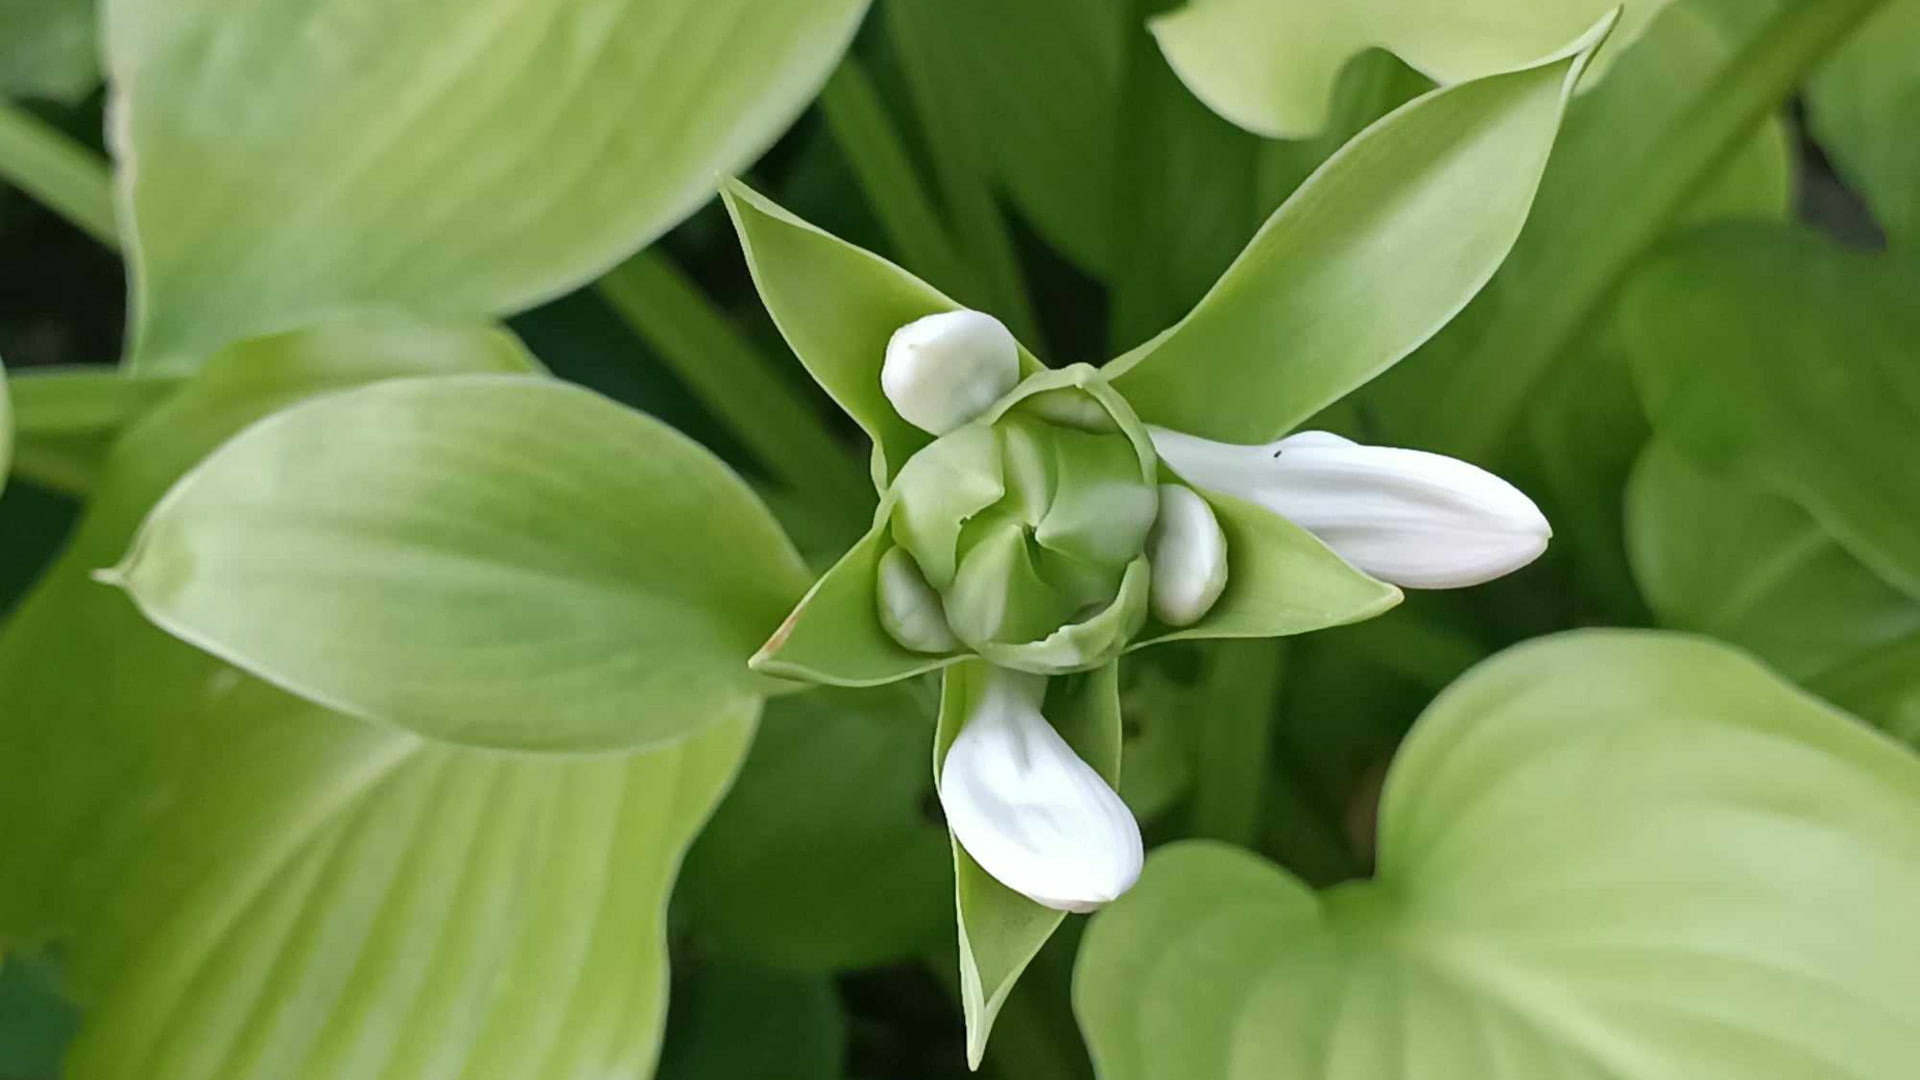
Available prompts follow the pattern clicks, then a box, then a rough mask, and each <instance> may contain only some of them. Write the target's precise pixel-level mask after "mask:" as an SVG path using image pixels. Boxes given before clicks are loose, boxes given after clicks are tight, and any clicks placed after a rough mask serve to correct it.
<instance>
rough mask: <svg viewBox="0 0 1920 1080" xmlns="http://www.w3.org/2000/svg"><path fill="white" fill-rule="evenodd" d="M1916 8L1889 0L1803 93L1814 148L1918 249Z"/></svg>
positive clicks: (1919, 43) (1917, 3)
mask: <svg viewBox="0 0 1920 1080" xmlns="http://www.w3.org/2000/svg"><path fill="white" fill-rule="evenodd" d="M1916 54H1920V0H1891V2H1890V3H1888V4H1887V5H1886V7H1885V8H1884V9H1883V10H1882V11H1881V13H1880V14H1879V15H1877V16H1875V17H1874V18H1872V19H1870V20H1868V21H1867V22H1866V24H1865V25H1863V26H1861V27H1860V29H1859V31H1858V32H1856V33H1855V34H1854V35H1853V39H1852V40H1851V41H1849V42H1847V44H1846V45H1844V46H1842V47H1841V48H1840V49H1839V50H1837V51H1836V52H1835V53H1834V54H1833V57H1832V59H1830V60H1828V61H1827V63H1826V65H1825V66H1824V67H1822V68H1821V69H1820V70H1819V72H1817V73H1816V74H1815V76H1814V78H1813V81H1812V83H1811V84H1810V85H1809V86H1808V88H1807V113H1808V118H1809V119H1810V120H1811V121H1812V124H1813V129H1814V133H1815V134H1816V135H1817V136H1818V137H1819V139H1820V145H1821V146H1822V147H1823V148H1824V149H1825V150H1826V151H1827V153H1828V154H1830V155H1832V157H1833V158H1834V160H1835V162H1836V163H1837V164H1838V165H1839V167H1840V171H1841V172H1842V173H1843V174H1844V175H1845V176H1846V177H1847V179H1848V180H1850V181H1852V182H1853V183H1854V184H1855V185H1856V186H1858V188H1859V190H1860V192H1861V194H1862V195H1864V196H1865V197H1866V200H1867V202H1868V204H1869V205H1871V206H1872V207H1873V212H1874V216H1875V217H1876V218H1878V219H1879V221H1880V225H1881V227H1882V228H1884V229H1886V230H1887V232H1888V233H1889V234H1890V235H1891V236H1892V237H1893V238H1894V240H1895V241H1896V242H1899V243H1902V244H1913V243H1916V242H1920V140H1916V139H1914V137H1913V133H1914V131H1916V130H1920V63H1915V62H1914V56H1915V55H1916Z"/></svg>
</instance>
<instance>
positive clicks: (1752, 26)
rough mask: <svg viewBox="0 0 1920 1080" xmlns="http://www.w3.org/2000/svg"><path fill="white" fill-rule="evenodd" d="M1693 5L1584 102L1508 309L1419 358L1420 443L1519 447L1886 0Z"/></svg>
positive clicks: (1507, 287) (1708, 1) (1511, 266)
mask: <svg viewBox="0 0 1920 1080" xmlns="http://www.w3.org/2000/svg"><path fill="white" fill-rule="evenodd" d="M1681 2H1682V3H1683V4H1685V6H1686V7H1688V8H1690V9H1692V11H1691V12H1689V14H1687V15H1672V16H1671V17H1663V18H1662V19H1661V20H1660V21H1659V23H1658V24H1656V31H1657V32H1656V33H1654V34H1650V35H1649V36H1648V39H1647V41H1648V42H1649V43H1650V42H1652V41H1653V40H1654V38H1656V37H1662V38H1663V40H1662V41H1661V43H1660V47H1659V48H1658V49H1654V50H1648V51H1647V52H1646V53H1645V58H1644V60H1640V59H1638V57H1639V56H1640V54H1641V50H1638V49H1636V50H1633V51H1630V52H1629V53H1627V54H1626V55H1624V56H1623V57H1622V58H1621V67H1620V69H1619V70H1618V71H1616V72H1615V73H1614V74H1613V75H1612V76H1610V77H1609V78H1608V79H1607V81H1606V82H1605V83H1603V84H1602V85H1601V86H1600V87H1599V88H1598V89H1596V90H1595V92H1594V94H1593V95H1591V97H1590V98H1587V99H1583V100H1582V101H1581V102H1579V103H1578V104H1579V105H1581V106H1586V109H1585V111H1586V112H1587V114H1588V118H1587V119H1586V120H1585V121H1582V122H1581V123H1579V124H1576V121H1577V120H1579V116H1578V114H1576V115H1575V116H1570V117H1569V122H1568V133H1569V142H1568V144H1567V146H1566V147H1565V153H1564V154H1556V155H1555V160H1556V166H1555V167H1554V168H1553V169H1550V170H1549V174H1548V178H1547V184H1546V185H1543V188H1542V192H1541V202H1540V209H1539V212H1538V213H1536V214H1535V215H1534V217H1533V222H1532V225H1531V227H1529V228H1528V230H1527V231H1526V234H1525V235H1523V236H1522V237H1521V240H1520V243H1519V244H1517V245H1516V246H1515V248H1514V252H1513V256H1512V257H1511V258H1510V259H1508V261H1507V264H1506V266H1505V267H1504V268H1503V272H1502V274H1501V275H1500V279H1498V280H1496V282H1495V286H1494V288H1493V289H1492V290H1489V295H1492V294H1495V293H1497V294H1499V299H1500V303H1499V304H1498V305H1497V307H1495V308H1493V309H1490V310H1489V311H1487V312H1485V313H1484V314H1483V315H1482V316H1481V318H1480V319H1479V320H1477V321H1476V322H1477V324H1469V325H1470V329H1471V330H1472V333H1470V334H1465V335H1462V338H1463V339H1455V340H1451V341H1449V340H1448V338H1449V337H1451V336H1452V335H1442V337H1441V338H1440V339H1439V340H1437V341H1436V342H1435V344H1436V345H1437V346H1438V345H1442V344H1444V346H1445V347H1444V348H1439V349H1436V350H1434V354H1433V355H1432V356H1429V357H1425V358H1417V359H1416V361H1415V363H1414V364H1411V365H1405V367H1406V368H1412V369H1420V370H1424V371H1426V372H1428V373H1429V374H1430V375H1432V376H1433V381H1434V382H1435V383H1436V384H1437V385H1436V387H1435V389H1434V390H1433V391H1432V392H1431V393H1429V394H1427V395H1425V396H1424V397H1422V398H1420V400H1419V403H1418V407H1419V415H1420V423H1418V424H1417V425H1416V426H1413V427H1412V428H1410V430H1409V431H1408V432H1407V433H1406V435H1405V439H1406V441H1408V442H1410V443H1412V444H1414V445H1422V446H1426V447H1428V448H1430V449H1435V450H1438V451H1440V452H1443V453H1447V454H1451V455H1453V456H1456V457H1462V458H1466V459H1468V460H1471V461H1477V462H1482V463H1486V462H1491V461H1492V460H1494V457H1495V455H1496V454H1498V453H1499V452H1500V451H1502V450H1504V449H1506V448H1507V447H1508V445H1509V440H1510V439H1512V438H1514V437H1515V436H1516V434H1517V433H1518V431H1519V429H1520V427H1521V425H1522V424H1523V423H1524V421H1525V420H1526V418H1527V417H1528V416H1529V415H1530V414H1531V411H1532V409H1533V408H1534V406H1535V404H1536V403H1537V402H1538V400H1539V398H1540V395H1541V393H1542V391H1543V390H1544V389H1545V388H1546V387H1547V386H1549V385H1551V380H1552V378H1553V377H1554V376H1555V375H1556V374H1560V373H1562V372H1565V371H1567V370H1568V368H1569V366H1570V365H1571V363H1572V362H1574V361H1575V359H1576V358H1577V357H1579V356H1580V355H1581V352H1580V346H1581V345H1582V344H1583V343H1584V342H1585V340H1586V338H1587V336H1588V335H1590V334H1591V333H1592V332H1593V328H1594V327H1595V326H1596V325H1597V324H1599V323H1600V322H1602V321H1603V320H1604V318H1605V316H1606V314H1607V312H1608V310H1609V308H1610V306H1611V304H1612V302H1613V301H1614V299H1615V297H1616V295H1617V293H1618V290H1619V287H1620V285H1621V284H1622V283H1623V281H1624V280H1625V279H1626V278H1627V277H1628V276H1629V274H1630V273H1631V272H1632V271H1633V270H1634V268H1635V267H1636V266H1637V265H1638V264H1639V263H1640V262H1641V260H1642V259H1643V258H1644V257H1645V256H1646V255H1647V253H1648V251H1649V250H1650V249H1651V248H1652V247H1653V246H1654V245H1655V244H1656V243H1657V242H1658V241H1659V240H1660V239H1661V237H1663V236H1664V235H1666V234H1667V233H1668V232H1670V231H1671V229H1672V227H1673V226H1674V224H1675V223H1676V222H1679V221H1682V220H1684V219H1685V218H1686V217H1687V216H1688V215H1689V213H1691V212H1693V208H1694V207H1696V206H1697V205H1698V200H1700V199H1701V198H1702V197H1703V196H1702V192H1703V191H1709V190H1710V185H1712V184H1713V183H1714V182H1715V180H1714V178H1715V177H1724V175H1725V171H1726V170H1727V168H1728V167H1729V164H1730V163H1731V162H1734V161H1735V160H1736V159H1738V158H1739V157H1741V156H1742V155H1744V154H1747V153H1752V152H1753V151H1751V149H1743V148H1750V147H1751V143H1752V141H1753V140H1754V139H1755V138H1756V137H1757V136H1759V137H1764V136H1765V133H1766V130H1767V127H1768V125H1769V124H1771V123H1772V122H1774V121H1775V119H1776V117H1775V112H1776V110H1778V109H1779V107H1780V106H1781V105H1782V104H1783V103H1784V102H1785V101H1786V100H1787V98H1789V97H1790V96H1791V95H1792V93H1793V92H1794V90H1795V88H1796V87H1797V86H1798V84H1799V82H1800V80H1801V78H1802V76H1803V75H1804V73H1805V72H1806V71H1807V70H1808V69H1809V68H1810V67H1812V66H1813V65H1814V64H1816V63H1817V62H1818V61H1819V60H1820V59H1821V57H1823V56H1824V55H1825V54H1826V52H1827V50H1828V49H1829V48H1831V47H1832V46H1834V45H1835V44H1837V43H1838V42H1839V41H1841V40H1842V39H1843V38H1844V37H1845V36H1846V34H1847V33H1848V31H1850V30H1851V29H1852V28H1853V27H1854V26H1856V25H1857V24H1859V22H1860V21H1861V20H1862V19H1864V18H1865V17H1866V16H1867V15H1869V14H1870V13H1871V12H1872V11H1873V9H1874V8H1875V7H1877V6H1878V5H1879V4H1881V3H1883V2H1885V0H1814V2H1808V0H1681ZM1702 20H1705V22H1706V23H1708V24H1711V28H1712V30H1714V31H1715V33H1713V34H1708V33H1705V32H1704V31H1706V30H1707V29H1708V27H1707V26H1703V25H1701V23H1702ZM1689 24H1691V25H1689ZM1668 30H1671V37H1667V36H1665V32H1666V31H1668ZM1715 37H1718V38H1719V41H1720V47H1718V48H1712V47H1711V44H1712V42H1711V39H1712V38H1715ZM1689 56H1691V57H1692V59H1691V60H1688V59H1685V57H1689ZM1629 65H1633V66H1634V68H1635V70H1633V71H1629V70H1628V66H1629ZM1586 125H1591V126H1586ZM1576 136H1579V138H1578V141H1577V142H1576V141H1575V137H1576Z"/></svg>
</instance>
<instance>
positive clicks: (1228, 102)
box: [1151, 0, 1666, 138]
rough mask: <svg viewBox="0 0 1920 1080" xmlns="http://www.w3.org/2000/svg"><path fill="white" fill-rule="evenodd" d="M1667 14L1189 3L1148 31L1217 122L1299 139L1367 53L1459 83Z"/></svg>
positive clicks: (1629, 31)
mask: <svg viewBox="0 0 1920 1080" xmlns="http://www.w3.org/2000/svg"><path fill="white" fill-rule="evenodd" d="M1665 2H1666V0H1649V2H1645V3H1638V4H1629V5H1626V6H1624V7H1620V6H1618V5H1616V4H1614V3H1613V2H1612V0H1550V2H1545V3H1542V2H1539V0H1465V2H1462V3H1455V4H1449V5H1445V6H1432V5H1428V6H1412V5H1408V4H1405V3H1396V2H1394V0H1358V2H1354V3H1344V4H1322V3H1316V2H1315V0H1191V2H1190V3H1188V4H1187V5H1186V6H1185V7H1183V8H1181V9H1179V10H1177V11H1174V12H1172V13H1171V14H1167V15H1162V16H1160V17H1159V18H1157V19H1155V20H1153V22H1152V24H1151V25H1152V27H1153V33H1154V36H1155V37H1157V38H1159V39H1160V47H1161V48H1162V49H1163V50H1165V52H1166V54H1167V59H1168V60H1169V61H1170V62H1171V63H1172V64H1173V66H1174V69H1175V70H1177V71H1178V72H1179V73H1180V77H1181V78H1182V79H1184V80H1185V81H1186V83H1187V85H1188V86H1189V87H1190V88H1192V90H1193V92H1194V93H1195V94H1196V95H1198V96H1199V97H1200V99H1201V100H1203V101H1205V102H1206V103H1207V104H1208V105H1209V106H1211V107H1212V108H1213V109H1214V110H1215V111H1216V112H1218V113H1220V114H1221V115H1222V116H1225V117H1226V118H1227V119H1229V120H1232V121H1233V122H1234V123H1236V124H1239V125H1240V126H1241V127H1244V128H1246V129H1248V130H1249V131H1255V132H1259V133H1260V134H1262V135H1268V136H1273V137H1276V138H1298V137H1301V136H1304V135H1311V134H1313V133H1314V132H1316V131H1318V130H1320V128H1321V127H1322V126H1323V125H1324V124H1325V123H1326V121H1327V111H1328V99H1329V98H1330V97H1331V96H1332V94H1333V88H1334V83H1335V81H1336V80H1337V79H1338V78H1339V75H1340V70H1341V68H1342V67H1344V66H1345V65H1346V63H1347V61H1348V60H1349V59H1351V58H1352V57H1353V56H1354V55H1355V54H1357V53H1359V52H1361V51H1362V50H1365V49H1368V48H1373V47H1379V48H1384V49H1387V50H1388V51H1390V52H1392V53H1394V54H1395V55H1397V56H1399V57H1400V58H1401V59H1402V60H1405V61H1406V62H1407V63H1409V64H1411V65H1413V66H1414V67H1415V68H1418V69H1419V70H1420V71H1422V72H1424V73H1426V74H1427V75H1429V76H1431V77H1432V78H1434V79H1435V80H1437V81H1439V82H1442V83H1455V82H1463V81H1466V80H1469V79H1477V78H1481V77H1483V76H1486V75H1490V74H1493V73H1494V72H1499V71H1506V70H1510V69H1512V68H1517V67H1521V66H1523V65H1526V64H1529V63H1532V62H1533V61H1534V60H1536V59H1537V58H1538V57H1541V56H1545V55H1547V54H1548V53H1550V52H1552V51H1554V50H1555V49H1558V48H1559V47H1560V46H1561V45H1563V44H1565V43H1566V42H1568V41H1570V40H1572V39H1573V38H1574V37H1576V36H1578V35H1579V34H1580V32H1581V31H1583V30H1585V29H1586V28H1587V27H1589V26H1592V25H1593V23H1594V20H1596V19H1599V18H1601V17H1602V16H1604V15H1606V14H1607V13H1608V12H1610V11H1616V10H1617V11H1619V12H1620V27H1619V30H1618V31H1617V33H1618V41H1617V43H1616V48H1622V47H1624V46H1626V45H1627V44H1629V43H1631V42H1632V41H1633V39H1634V38H1636V37H1638V36H1639V34H1640V31H1641V29H1642V28H1643V27H1644V26H1645V25H1646V24H1647V22H1648V20H1649V19H1651V18H1652V16H1653V15H1654V14H1655V13H1656V12H1658V11H1659V10H1660V7H1661V6H1662V4H1664V3H1665Z"/></svg>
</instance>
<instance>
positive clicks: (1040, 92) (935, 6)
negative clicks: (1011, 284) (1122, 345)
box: [886, 0, 1130, 273]
mask: <svg viewBox="0 0 1920 1080" xmlns="http://www.w3.org/2000/svg"><path fill="white" fill-rule="evenodd" d="M1129 8H1130V5H1129V4H1126V3H1118V2H1115V0H1052V2H1049V3H1044V4H1036V3H1032V2H1030V0H972V2H969V3H964V4H954V3H944V2H941V0H893V2H890V3H889V4H888V5H887V8H886V15H887V18H888V21H889V24H890V25H891V27H892V28H893V30H894V32H895V37H896V40H898V41H900V42H901V43H902V45H901V51H902V53H903V54H904V55H903V58H902V59H903V65H904V66H906V67H907V71H906V72H905V74H906V75H907V76H908V77H909V78H921V79H926V80H929V81H931V82H933V83H935V84H937V85H938V86H939V87H940V88H942V89H944V90H948V91H950V92H951V97H952V100H953V101H954V102H956V103H964V105H965V106H966V107H967V109H968V110H969V111H968V112H967V113H966V115H965V117H964V119H965V120H966V121H967V127H968V131H967V133H966V134H967V135H969V136H970V137H974V138H977V139H978V140H979V142H980V144H981V145H980V146H978V147H977V148H975V149H976V150H977V152H979V153H981V154H983V155H984V156H985V157H987V158H988V159H989V162H990V165H991V168H992V169H993V171H994V173H995V174H996V175H997V177H998V178H999V180H1000V181H1001V182H1002V183H1003V184H1005V186H1006V190H1007V195H1008V196H1009V197H1011V199H1012V200H1013V202H1014V204H1015V205H1016V206H1018V207H1019V208H1020V210H1021V212H1022V213H1023V214H1024V215H1025V216H1026V217H1027V219H1028V220H1030V221H1031V222H1032V223H1033V226H1034V228H1035V229H1036V230H1037V231H1038V232H1039V233H1040V234H1041V235H1042V236H1043V237H1045V238H1046V240H1047V242H1048V243H1050V244H1052V245H1053V246H1054V247H1056V248H1058V249H1059V250H1060V251H1062V252H1063V253H1065V254H1066V255H1067V256H1068V257H1069V258H1071V259H1073V260H1074V261H1075V262H1076V263H1078V264H1080V265H1081V266H1083V267H1085V268H1087V269H1088V270H1090V271H1092V272H1095V273H1100V272H1102V271H1104V270H1105V269H1107V268H1108V267H1109V266H1110V265H1111V263H1112V255H1111V247H1112V241H1113V237H1112V230H1113V194H1114V150H1115V140H1116V139H1117V138H1118V137H1119V130H1120V129H1119V121H1120V111H1121V107H1122V106H1121V100H1120V80H1121V68H1122V64H1123V60H1124V55H1125V51H1126V45H1125V39H1126V34H1127V31H1128V15H1129ZM923 69H925V70H923ZM930 121H931V118H929V123H928V124H927V126H928V127H929V128H931V129H932V131H933V134H934V135H935V136H937V138H936V139H935V142H936V144H937V143H938V142H940V141H943V140H946V139H949V138H952V137H955V136H956V135H957V134H959V133H956V132H952V131H950V130H948V129H946V128H938V127H934V126H933V124H932V123H931V122H930ZM975 129H978V130H977V131H976V130H975ZM935 149H936V152H937V151H938V149H939V148H938V146H937V145H936V147H935Z"/></svg>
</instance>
